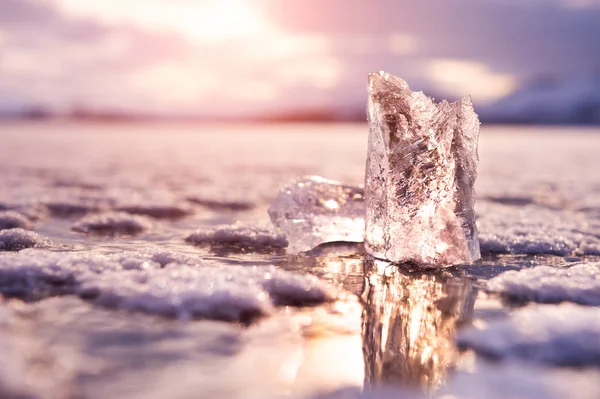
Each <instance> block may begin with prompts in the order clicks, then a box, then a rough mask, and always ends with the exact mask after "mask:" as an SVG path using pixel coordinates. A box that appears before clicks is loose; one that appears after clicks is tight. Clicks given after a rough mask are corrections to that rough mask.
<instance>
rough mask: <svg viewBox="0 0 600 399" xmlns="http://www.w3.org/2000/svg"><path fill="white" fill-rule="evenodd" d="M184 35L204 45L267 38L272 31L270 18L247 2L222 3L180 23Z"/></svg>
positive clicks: (222, 0) (184, 17) (186, 16)
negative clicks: (264, 35) (267, 34)
mask: <svg viewBox="0 0 600 399" xmlns="http://www.w3.org/2000/svg"><path fill="white" fill-rule="evenodd" d="M177 24H178V26H179V29H181V31H182V33H184V34H186V35H187V36H189V37H190V38H192V39H194V40H197V41H201V42H217V41H223V40H229V39H239V38H244V37H248V36H256V35H261V34H266V33H268V32H269V31H270V30H271V26H270V25H269V23H268V21H267V20H266V18H265V17H264V16H263V15H262V14H261V13H260V12H259V10H257V9H256V8H254V7H251V6H250V5H249V4H248V2H247V1H243V0H218V1H213V2H211V3H209V4H208V5H207V6H206V7H203V8H201V9H200V10H198V12H197V13H189V14H188V13H186V14H184V15H181V16H180V18H178V19H177Z"/></svg>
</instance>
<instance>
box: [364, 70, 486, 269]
mask: <svg viewBox="0 0 600 399" xmlns="http://www.w3.org/2000/svg"><path fill="white" fill-rule="evenodd" d="M368 118H369V124H370V134H369V148H368V158H367V168H366V176H365V198H366V204H367V205H366V209H367V212H366V232H365V241H366V243H365V246H366V248H367V251H368V252H369V253H371V254H372V255H374V256H376V257H378V258H382V259H387V260H390V261H393V262H415V263H418V264H426V265H434V266H444V265H451V264H456V263H470V262H472V261H474V260H476V259H479V257H480V254H479V242H478V239H477V227H476V225H475V211H474V209H473V207H474V190H473V186H474V184H475V178H476V176H477V164H478V157H477V141H478V136H479V119H478V117H477V114H475V111H474V110H473V105H472V103H471V100H470V99H469V98H464V99H462V100H459V101H457V102H455V103H452V104H449V103H448V102H447V101H443V102H441V103H440V104H436V103H435V102H434V101H433V100H432V99H430V98H429V97H427V96H425V95H424V94H423V93H422V92H413V91H411V90H410V88H409V87H408V85H407V83H406V82H405V81H403V80H402V79H399V78H397V77H395V76H392V75H390V74H388V73H385V72H380V73H372V74H370V75H369V103H368Z"/></svg>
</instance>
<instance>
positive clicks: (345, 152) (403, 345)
mask: <svg viewBox="0 0 600 399" xmlns="http://www.w3.org/2000/svg"><path fill="white" fill-rule="evenodd" d="M0 129H1V130H2V135H1V137H0V140H2V145H0V225H1V224H2V223H5V225H6V227H4V230H0V247H1V246H3V245H4V248H5V249H4V250H3V251H2V252H0V292H1V293H2V296H3V297H4V300H3V301H2V302H1V303H0V338H1V339H0V346H1V347H0V353H1V355H0V396H1V397H3V398H4V397H6V398H22V397H32V398H81V397H83V398H106V397H127V398H164V397H173V398H187V397H194V398H198V397H199V398H215V397H217V398H261V399H265V398H266V399H269V398H284V397H285V398H314V397H326V398H329V397H331V398H348V397H351V398H355V397H357V398H358V397H364V398H387V397H393V398H402V397H406V398H418V397H430V396H433V397H444V395H445V396H446V397H448V396H449V395H451V396H453V397H456V398H481V397H490V398H496V397H497V398H503V397H524V398H540V399H541V398H571V397H572V398H586V397H590V398H593V397H595V396H594V394H595V393H596V392H598V390H600V386H599V385H600V382H599V381H600V371H599V370H600V369H599V367H598V364H597V362H594V361H593V359H594V357H593V356H595V358H597V357H598V339H600V338H599V337H600V331H599V329H598V326H597V321H596V320H597V319H598V316H597V310H598V307H597V306H598V304H599V301H598V296H597V292H598V278H597V275H598V270H597V265H598V263H597V262H598V260H599V258H598V257H597V255H598V254H599V250H598V248H600V246H599V244H598V239H599V237H600V223H599V222H598V217H599V216H600V177H598V176H597V175H596V174H595V173H593V171H595V170H598V167H599V166H600V164H599V163H600V161H599V160H598V159H599V158H598V157H597V154H598V153H599V152H600V136H598V135H597V133H598V132H595V131H586V130H581V129H548V128H544V129H534V128H493V129H490V128H486V127H483V129H482V133H481V139H480V158H481V163H480V167H479V178H478V182H477V187H476V189H477V193H478V202H477V204H476V207H477V210H478V212H479V216H478V227H479V233H480V238H481V244H482V245H481V249H482V253H483V259H482V260H480V261H478V262H477V263H475V264H474V265H471V266H457V267H452V268H448V269H444V270H438V271H422V270H415V269H406V268H404V269H401V270H399V269H398V268H397V267H395V266H392V265H389V264H387V263H385V262H381V261H376V260H373V259H372V258H369V257H366V256H365V255H364V249H363V247H362V244H343V243H332V244H327V245H322V246H319V247H317V248H315V249H312V250H310V251H309V252H305V253H300V254H295V255H293V254H289V253H287V252H286V250H285V245H286V244H285V243H286V240H285V239H284V237H283V235H282V234H281V232H277V231H276V230H275V229H274V227H269V215H268V213H267V208H268V206H269V204H271V203H272V202H273V200H274V199H275V198H276V196H277V193H278V190H279V189H280V188H281V187H283V186H284V185H285V184H288V183H289V182H290V181H293V180H294V179H296V178H297V177H298V176H305V175H320V176H325V177H327V178H331V179H334V180H337V181H340V182H343V183H344V184H346V185H350V186H352V187H354V186H357V185H360V184H361V183H362V182H363V178H364V165H365V157H366V145H367V142H366V141H367V127H366V125H355V126H353V125H327V126H322V125H315V126H304V125H300V126H286V127H281V126H239V127H235V128H234V127H227V126H191V125H190V126H169V125H162V126H161V125H157V126H144V125H123V126H121V125H96V126H92V125H68V124H40V125H36V124H29V125H27V124H24V125H4V126H2V127H0ZM131 148H136V149H137V150H136V152H135V153H132V152H131V150H130V149H131ZM223 154H228V156H226V157H224V156H223ZM15 213H16V214H18V215H21V216H18V217H17V216H15ZM25 228H27V229H32V231H27V230H25ZM74 228H75V229H74ZM9 246H10V249H9V250H6V249H7V248H8V247H9ZM505 272H507V273H505ZM561 301H562V302H566V304H560V305H556V304H554V303H555V302H561ZM534 302H548V303H550V304H544V305H540V304H536V303H534ZM573 303H576V304H573ZM523 305H524V306H525V307H519V306H523ZM469 334H472V335H469ZM457 337H460V338H459V339H460V341H457ZM496 337H498V338H496ZM467 338H468V339H467ZM458 342H460V346H461V349H462V351H461V350H459V348H458V346H457V343H458ZM523 353H527V354H531V356H523ZM524 357H526V358H524ZM332 359H334V361H332ZM257 365H260V367H257ZM574 365H575V367H574ZM363 389H364V393H363V392H362V391H363Z"/></svg>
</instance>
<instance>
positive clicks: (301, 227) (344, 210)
mask: <svg viewBox="0 0 600 399" xmlns="http://www.w3.org/2000/svg"><path fill="white" fill-rule="evenodd" d="M364 212H365V205H364V190H363V189H362V188H361V187H356V186H349V185H345V184H342V183H339V182H336V181H333V180H327V179H324V178H322V177H319V176H309V177H304V178H300V179H297V180H294V181H293V182H291V183H289V184H288V185H286V186H285V187H284V188H283V189H282V190H281V191H280V192H279V194H278V195H277V198H276V199H275V201H274V202H273V203H272V204H271V206H270V207H269V216H270V217H271V221H272V222H273V224H274V225H275V226H276V227H278V228H280V229H281V230H282V231H283V233H284V234H285V236H286V238H287V240H288V242H289V246H288V251H289V252H293V253H297V252H302V251H308V250H310V249H312V248H314V247H316V246H317V245H319V244H323V243H327V242H335V241H347V242H362V241H363V236H364V226H365V222H364Z"/></svg>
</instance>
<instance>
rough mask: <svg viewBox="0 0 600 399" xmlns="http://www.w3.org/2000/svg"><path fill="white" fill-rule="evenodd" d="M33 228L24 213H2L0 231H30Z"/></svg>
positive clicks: (0, 213) (0, 214)
mask: <svg viewBox="0 0 600 399" xmlns="http://www.w3.org/2000/svg"><path fill="white" fill-rule="evenodd" d="M31 227H32V224H31V221H30V220H29V218H28V217H27V216H25V215H23V214H22V213H19V212H15V211H0V230H6V229H16V228H21V229H26V230H29V229H31Z"/></svg>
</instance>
